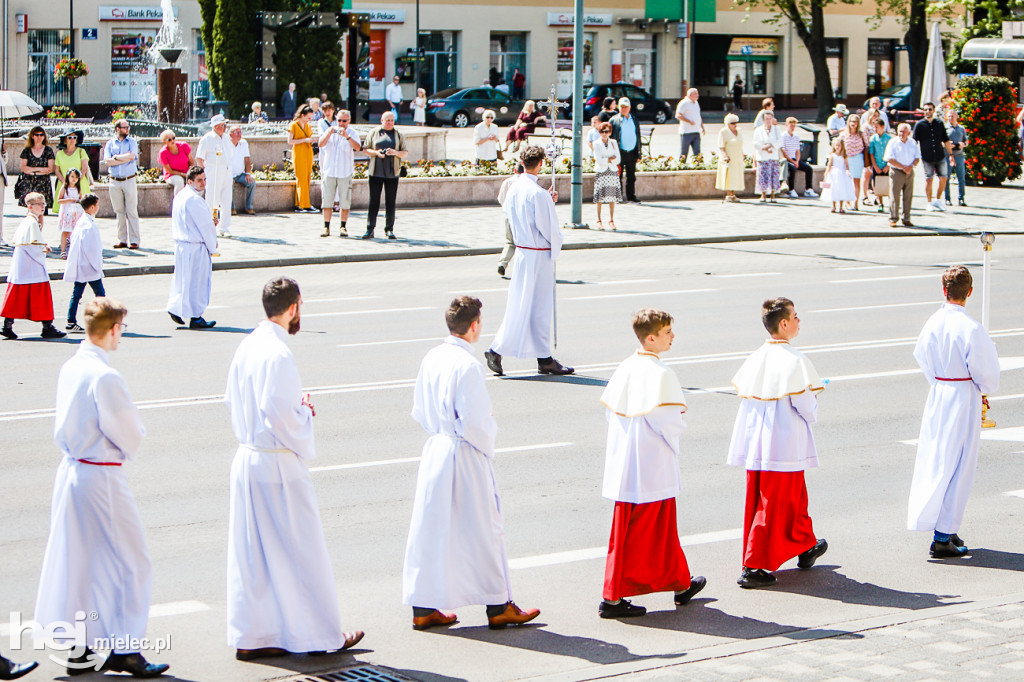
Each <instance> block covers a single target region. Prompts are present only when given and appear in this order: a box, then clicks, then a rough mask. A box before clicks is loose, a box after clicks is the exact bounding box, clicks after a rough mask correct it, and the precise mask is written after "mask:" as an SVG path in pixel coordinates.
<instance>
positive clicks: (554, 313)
mask: <svg viewBox="0 0 1024 682" xmlns="http://www.w3.org/2000/svg"><path fill="white" fill-rule="evenodd" d="M555 95H556V91H555V84H554V83H552V84H551V97H549V98H548V100H547V101H546V102H538V104H539V105H540V107H541V108H542V109H546V110H547V112H548V119H549V121H550V123H549V125H550V126H551V142H550V143H549V144H548V146H547V149H545V150H544V155H545V156H547V158H548V162H549V163H550V164H551V194H552V196H553V195H554V193H555V162H556V161H557V160H558V158H559V157H560V156H561V155H562V148H561V146H559V145H558V144H557V143H556V142H555V132H556V131H555V121H557V120H558V110H559V109H564V108H566V107H568V106H569V104H568V103H566V102H559V101H558V100H557V99H556V98H555ZM552 269H554V265H552ZM555 287H556V288H555V292H554V294H553V295H552V299H553V305H552V308H551V328H552V331H553V336H554V347H555V348H558V289H557V287H558V274H557V273H555Z"/></svg>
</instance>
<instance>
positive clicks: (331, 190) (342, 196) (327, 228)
mask: <svg viewBox="0 0 1024 682" xmlns="http://www.w3.org/2000/svg"><path fill="white" fill-rule="evenodd" d="M334 111H335V110H334V104H333V103H332V102H330V101H328V102H324V114H325V116H324V118H322V119H320V122H319V129H318V133H319V136H320V140H319V144H320V178H321V180H320V182H321V186H320V208H321V209H323V212H324V231H323V234H321V235H320V236H321V237H330V236H331V211H332V210H333V209H334V206H335V205H337V207H338V210H339V211H340V213H341V216H340V217H341V229H340V230H338V236H339V237H347V236H348V226H347V223H348V212H349V209H350V208H352V174H353V173H354V172H355V163H354V161H355V153H356V152H357V151H359V150H360V149H362V148H363V146H362V144H361V143H360V140H359V133H357V132H356V131H355V130H354V129H353V128H350V127H349V124H350V123H352V114H351V113H349V111H348V110H347V109H342V110H341V111H339V112H338V113H337V116H335V114H334Z"/></svg>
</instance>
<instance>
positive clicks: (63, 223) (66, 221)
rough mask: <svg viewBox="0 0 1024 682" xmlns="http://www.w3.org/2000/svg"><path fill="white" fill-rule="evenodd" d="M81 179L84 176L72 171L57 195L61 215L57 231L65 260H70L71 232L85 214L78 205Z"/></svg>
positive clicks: (58, 216) (75, 170)
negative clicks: (58, 231)
mask: <svg viewBox="0 0 1024 682" xmlns="http://www.w3.org/2000/svg"><path fill="white" fill-rule="evenodd" d="M81 179H82V174H81V172H79V170H78V169H77V168H72V169H70V170H69V171H68V175H67V179H66V180H67V181H66V182H65V183H64V185H63V186H62V187H61V188H60V194H58V195H57V203H58V204H60V213H58V214H57V229H59V230H60V257H61V258H62V259H64V260H67V259H68V247H69V246H70V245H71V231H72V230H74V229H75V223H77V222H78V219H79V218H81V217H82V213H83V211H82V207H81V205H80V204H79V203H78V199H79V196H80V189H79V182H80V181H81Z"/></svg>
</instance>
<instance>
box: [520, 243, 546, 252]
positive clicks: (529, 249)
mask: <svg viewBox="0 0 1024 682" xmlns="http://www.w3.org/2000/svg"><path fill="white" fill-rule="evenodd" d="M516 248H517V249H526V250H527V251H550V250H551V248H550V247H548V248H546V249H538V248H536V247H534V246H519V244H516Z"/></svg>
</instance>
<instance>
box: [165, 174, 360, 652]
mask: <svg viewBox="0 0 1024 682" xmlns="http://www.w3.org/2000/svg"><path fill="white" fill-rule="evenodd" d="M185 191H188V190H185ZM182 194H184V191H183V192H182ZM179 196H180V195H179ZM301 306H302V297H301V294H300V292H299V285H298V284H297V283H296V282H295V281H294V280H292V279H289V278H287V277H278V278H276V279H273V280H271V281H270V282H268V283H267V284H266V286H265V287H264V288H263V309H264V311H265V312H266V315H267V319H266V320H264V321H263V322H260V324H259V326H258V327H256V329H254V330H253V332H252V333H251V334H249V335H248V336H247V337H246V338H245V339H244V340H243V341H242V343H241V344H240V345H239V346H238V350H237V351H236V352H235V357H234V359H233V360H232V362H231V369H230V371H229V372H228V384H227V390H226V391H225V397H224V400H225V402H227V404H228V407H229V408H230V409H231V426H232V429H233V430H234V432H235V438H237V439H238V450H237V452H236V453H235V459H234V461H233V462H232V464H231V512H230V519H229V523H228V528H229V531H228V532H229V535H228V564H227V586H228V644H229V645H230V646H232V647H234V648H235V649H236V653H235V657H236V658H237V659H238V660H241V661H251V660H255V659H258V658H268V657H274V656H285V655H287V654H289V653H305V652H323V651H335V650H339V649H348V648H349V647H352V646H354V645H355V644H356V642H358V641H359V640H361V639H362V638H363V632H362V631H361V630H356V631H353V632H342V629H341V615H340V613H339V611H338V592H337V588H336V586H335V583H334V573H333V571H332V570H331V561H330V556H329V555H328V553H327V543H326V541H325V540H324V533H323V524H322V523H321V522H320V511H319V508H318V507H317V499H316V491H315V490H314V489H313V480H312V478H311V477H310V475H309V468H308V463H309V462H310V461H311V460H312V459H313V458H314V457H315V456H316V448H315V445H314V439H313V415H314V414H315V412H314V410H313V406H312V404H310V402H309V396H308V395H306V396H305V397H303V395H302V382H301V380H300V379H299V371H298V368H297V367H296V365H295V358H294V357H293V356H292V352H291V349H290V348H289V347H288V343H287V339H288V335H289V334H296V333H298V331H299V326H300V308H301Z"/></svg>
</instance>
